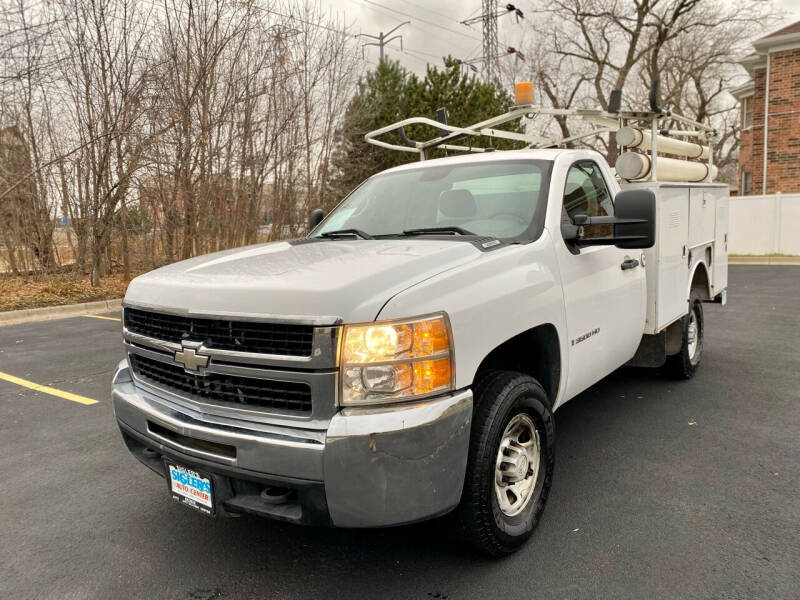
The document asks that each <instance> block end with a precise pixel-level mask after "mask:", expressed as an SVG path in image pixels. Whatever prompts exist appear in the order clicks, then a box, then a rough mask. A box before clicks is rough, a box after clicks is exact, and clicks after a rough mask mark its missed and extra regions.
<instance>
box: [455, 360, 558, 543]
mask: <svg viewBox="0 0 800 600" xmlns="http://www.w3.org/2000/svg"><path fill="white" fill-rule="evenodd" d="M474 392H475V403H476V408H475V413H474V416H473V421H472V432H471V437H470V447H469V458H468V461H467V472H466V477H465V481H464V491H463V494H462V498H461V504H460V505H459V508H458V510H457V518H458V520H459V522H460V526H461V530H462V533H463V535H464V537H465V538H466V540H467V541H468V542H469V543H470V544H471V545H472V546H473V547H474V548H476V549H477V550H479V551H481V552H483V553H485V554H488V555H490V556H504V555H506V554H510V553H512V552H514V551H515V550H517V549H518V548H519V547H520V546H521V545H522V544H524V543H525V541H526V540H527V539H528V538H529V537H530V536H531V534H532V533H533V530H534V529H535V528H536V525H537V524H538V522H539V518H540V517H541V514H542V511H543V510H544V506H545V503H546V502H547V496H548V493H549V492H550V485H551V483H552V480H553V465H554V460H555V423H554V420H553V413H552V411H551V410H550V403H549V402H548V399H547V394H546V393H545V391H544V389H543V388H542V386H541V385H540V384H539V382H538V381H536V380H535V379H534V378H532V377H529V376H528V375H524V374H522V373H516V372H509V371H491V372H488V373H486V374H485V375H484V376H483V377H482V378H481V379H480V381H479V382H478V383H477V385H476V386H475V388H474ZM532 432H535V434H534V433H532ZM501 442H502V443H504V450H503V452H504V456H508V457H509V461H514V462H513V463H512V462H506V461H501V460H500V457H499V453H500V451H501ZM535 450H538V453H537V452H535ZM522 454H524V455H525V456H526V458H522V457H521V455H522ZM536 457H538V460H536ZM534 463H536V464H535V465H534ZM498 464H500V465H501V467H502V468H503V469H505V470H504V471H503V472H504V473H506V474H508V473H510V474H511V475H510V476H509V477H506V476H505V475H504V476H503V478H502V479H501V481H499V482H498V480H497V477H498ZM526 466H527V468H526ZM523 471H524V475H523ZM519 484H522V485H519ZM516 490H522V492H521V493H519V494H518V495H517V492H516ZM525 490H528V491H527V493H525ZM501 498H502V499H503V500H502V501H503V503H504V505H503V506H502V507H501V504H500V502H501V500H500V499H501Z"/></svg>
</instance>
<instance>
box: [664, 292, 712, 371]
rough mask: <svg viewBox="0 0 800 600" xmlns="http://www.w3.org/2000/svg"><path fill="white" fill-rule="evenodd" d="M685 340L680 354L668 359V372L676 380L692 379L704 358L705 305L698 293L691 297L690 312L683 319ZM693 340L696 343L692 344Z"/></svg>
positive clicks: (682, 342) (682, 341)
mask: <svg viewBox="0 0 800 600" xmlns="http://www.w3.org/2000/svg"><path fill="white" fill-rule="evenodd" d="M682 321H683V338H682V340H681V350H680V352H678V354H675V355H673V356H668V357H667V363H666V367H667V372H668V373H669V374H670V375H672V376H673V377H675V378H676V379H691V378H692V377H694V374H695V373H696V372H697V369H698V368H699V367H700V360H701V359H702V358H703V333H704V331H705V323H704V322H703V303H702V302H701V301H700V297H699V296H698V294H697V293H696V292H692V295H691V296H690V297H689V312H688V314H686V315H685V316H684V317H683V318H682ZM692 339H694V340H695V341H696V343H695V344H693V343H692Z"/></svg>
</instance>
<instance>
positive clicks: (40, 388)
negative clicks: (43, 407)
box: [0, 371, 97, 405]
mask: <svg viewBox="0 0 800 600" xmlns="http://www.w3.org/2000/svg"><path fill="white" fill-rule="evenodd" d="M0 379H4V380H5V381H8V382H10V383H16V384H17V385H21V386H22V387H26V388H29V389H31V390H36V391H37V392H43V393H45V394H50V395H51V396H58V397H59V398H64V400H71V401H72V402H78V403H79V404H86V405H90V404H97V400H92V399H91V398H87V397H86V396H79V395H78V394H73V393H71V392H64V391H62V390H57V389H56V388H52V387H50V386H49V385H39V384H38V383H33V382H32V381H28V380H27V379H22V378H20V377H14V376H13V375H9V374H8V373H3V372H2V371H0Z"/></svg>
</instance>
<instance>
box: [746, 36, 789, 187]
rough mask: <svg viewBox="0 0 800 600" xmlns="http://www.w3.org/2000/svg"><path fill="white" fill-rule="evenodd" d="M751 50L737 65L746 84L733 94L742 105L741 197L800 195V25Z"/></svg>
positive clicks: (758, 41) (758, 43)
mask: <svg viewBox="0 0 800 600" xmlns="http://www.w3.org/2000/svg"><path fill="white" fill-rule="evenodd" d="M753 49H754V50H755V52H754V53H753V54H750V55H748V56H746V57H745V58H744V59H742V61H741V64H742V65H743V66H744V68H745V69H747V72H748V73H749V74H750V78H751V79H750V81H748V82H747V83H745V84H744V85H741V86H739V87H737V88H735V89H733V90H731V93H732V94H733V95H734V97H735V98H736V99H737V100H739V103H740V106H741V111H740V115H739V117H740V124H741V127H742V132H741V141H740V147H739V192H740V194H742V195H748V194H774V193H776V192H783V193H798V192H800V21H798V22H797V23H793V24H792V25H789V26H788V27H784V28H783V29H779V30H778V31H776V32H774V33H771V34H770V35H768V36H765V37H762V38H760V39H757V40H756V41H754V42H753ZM765 100H766V108H767V110H765ZM765 150H766V160H765V155H764V154H765ZM765 171H766V181H765V178H764V172H765Z"/></svg>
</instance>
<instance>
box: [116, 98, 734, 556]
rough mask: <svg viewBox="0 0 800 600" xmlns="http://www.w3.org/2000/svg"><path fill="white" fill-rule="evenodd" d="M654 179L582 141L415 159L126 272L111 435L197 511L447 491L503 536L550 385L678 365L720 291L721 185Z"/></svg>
mask: <svg viewBox="0 0 800 600" xmlns="http://www.w3.org/2000/svg"><path fill="white" fill-rule="evenodd" d="M514 111H516V112H515V115H516V116H517V117H518V116H519V114H522V113H525V111H528V112H532V111H533V109H532V108H531V107H526V106H523V107H517V108H515V109H513V110H512V111H511V112H510V113H508V114H507V115H505V116H506V117H507V116H508V115H510V114H511V113H514ZM517 113H519V114H517ZM630 114H631V115H633V114H634V113H630ZM635 114H636V115H641V114H644V113H635ZM651 116H652V115H651ZM659 116H661V117H663V115H656V116H652V119H653V122H655V119H656V117H659ZM593 118H594V119H595V121H596V120H597V115H596V114H594V116H593ZM602 118H604V119H612V120H613V119H619V121H620V124H625V123H624V122H623V120H624V119H623V115H622V113H618V114H612V115H609V114H608V113H603V115H602ZM638 118H641V117H638ZM630 119H634V116H631V117H630ZM421 121H424V120H419V119H418V120H417V121H415V122H421ZM396 125H397V124H396ZM479 125H480V124H479ZM397 126H398V127H399V126H402V124H401V125H397ZM492 126H493V123H489V125H488V126H485V127H481V126H478V125H476V126H472V127H471V128H467V129H459V128H453V127H450V128H449V129H447V128H445V129H444V133H440V134H439V136H438V137H437V138H436V139H434V140H433V141H430V142H424V143H423V142H410V140H408V141H409V142H410V143H411V144H412V145H411V147H412V148H413V149H414V151H420V153H421V154H423V155H424V154H425V150H426V148H429V147H434V146H436V147H443V146H444V147H450V148H452V149H456V148H457V147H455V146H453V145H452V144H449V142H450V141H452V140H453V139H455V138H456V137H460V138H463V137H464V136H466V135H484V136H485V135H490V136H491V135H493V134H492V133H491V132H492V131H494V129H492ZM443 127H445V126H443ZM446 127H449V126H446ZM654 131H655V130H654ZM465 132H466V133H465ZM373 133H376V136H373V138H372V139H377V135H380V134H381V132H380V131H379V132H373ZM515 135H517V136H518V135H519V134H515ZM656 135H658V134H657V133H656ZM403 137H404V138H405V135H403ZM515 139H516V138H515ZM424 144H429V146H427V147H426V146H424ZM474 150H477V149H474ZM653 156H655V154H654V155H653ZM709 174H710V168H709ZM652 179H654V178H651V180H650V181H640V182H636V183H630V184H625V186H624V189H622V190H621V189H620V185H619V184H618V182H617V177H616V175H615V173H614V171H613V170H612V169H611V168H610V167H609V166H608V164H606V162H605V160H604V159H603V158H602V156H600V155H599V154H598V153H596V152H593V151H589V150H573V149H535V148H534V149H525V150H519V151H506V152H500V151H497V152H482V153H480V154H475V153H470V154H466V155H461V156H457V157H451V158H441V159H434V160H428V161H424V162H421V163H415V164H409V165H405V166H401V167H397V168H394V169H390V170H388V171H385V172H383V173H379V174H377V175H375V176H373V177H371V178H369V179H368V180H367V181H365V182H364V183H363V184H362V185H361V186H359V187H358V188H357V189H356V190H355V191H353V192H352V193H351V194H350V195H348V196H347V197H346V198H345V199H344V200H343V201H342V202H341V203H340V204H339V205H338V207H337V208H336V209H334V210H333V211H332V212H331V213H330V214H329V215H328V216H327V217H326V218H324V220H322V221H321V223H314V225H315V226H314V228H313V230H312V231H311V233H310V234H309V235H308V236H307V237H305V238H301V239H297V240H291V241H281V242H275V243H268V244H262V245H256V246H251V247H247V248H240V249H235V250H228V251H225V252H219V253H216V254H212V255H209V256H201V257H197V258H192V259H189V260H186V261H183V262H180V263H176V264H172V265H169V266H166V267H163V268H161V269H158V270H156V271H153V272H151V273H147V274H145V275H142V276H140V277H138V278H136V279H135V280H134V281H133V282H132V283H131V284H130V287H129V288H128V292H127V294H126V296H125V302H124V318H123V321H124V328H123V335H124V348H125V353H126V358H125V359H124V360H123V361H122V362H121V363H120V365H119V368H118V370H117V372H116V374H115V376H114V380H113V406H114V410H115V415H116V419H117V422H118V425H119V428H120V430H121V431H122V435H123V438H124V440H125V442H126V444H127V446H128V448H129V449H130V450H131V452H132V453H133V454H134V455H135V456H136V457H137V458H138V459H139V460H140V461H141V462H143V463H144V464H145V465H147V466H149V467H150V468H151V469H153V470H154V471H155V472H156V473H158V474H159V475H161V476H162V477H165V478H166V480H167V488H168V491H169V494H170V495H171V496H172V497H173V498H174V499H175V500H176V501H178V502H180V503H183V504H185V505H187V506H190V507H192V508H195V509H197V510H199V511H201V512H203V513H206V514H208V515H217V516H228V515H237V514H240V513H251V514H257V515H263V516H267V517H272V518H277V519H283V520H287V521H292V522H295V523H302V524H323V525H333V526H337V527H383V526H390V525H399V524H403V523H411V522H415V521H420V520H424V519H430V518H433V517H437V516H440V515H444V514H446V513H450V512H454V514H455V517H456V520H455V522H457V523H458V524H459V528H460V529H461V531H462V532H463V533H464V535H466V537H467V539H468V540H470V541H471V542H472V543H473V544H475V545H476V546H477V547H478V548H480V549H482V550H483V551H485V552H488V553H490V554H493V555H501V554H505V553H508V552H511V551H513V550H514V549H515V548H517V547H518V546H520V545H521V544H522V543H523V542H524V541H525V540H526V539H527V538H528V537H529V536H530V535H531V533H532V531H533V529H534V527H535V526H536V524H537V522H538V520H539V518H540V515H541V514H542V511H543V509H544V506H545V501H546V499H547V496H548V491H549V489H550V486H551V483H552V478H553V464H554V462H553V461H554V449H555V417H554V415H555V413H556V411H557V409H558V408H559V407H560V406H561V405H562V404H564V403H565V402H566V401H567V400H569V399H570V398H572V397H574V396H575V395H577V394H579V393H580V392H581V391H583V390H585V389H586V388H587V387H589V386H591V385H592V384H594V383H596V382H597V381H599V380H600V379H602V378H603V377H605V376H606V375H608V374H609V373H611V372H612V371H614V370H615V369H618V368H619V367H621V366H622V365H625V364H626V363H629V364H636V365H643V366H661V365H665V368H668V369H669V370H670V371H671V372H673V373H674V374H676V375H677V376H678V377H684V378H688V377H691V376H692V374H693V373H694V372H695V370H696V369H697V367H698V364H699V362H700V359H701V356H702V351H703V332H704V324H703V309H702V303H703V302H713V301H718V302H723V303H724V299H725V289H726V286H727V258H726V235H727V231H726V228H727V202H728V200H727V198H728V191H727V187H726V186H723V185H718V184H714V183H709V182H705V183H687V182H683V183H681V182H665V181H659V180H652ZM707 179H708V178H707ZM314 220H315V221H319V214H317V216H316V218H315V219H314Z"/></svg>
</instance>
